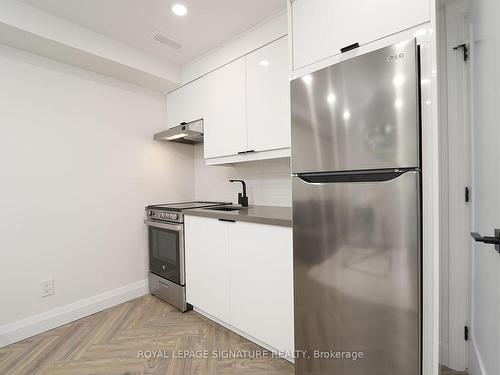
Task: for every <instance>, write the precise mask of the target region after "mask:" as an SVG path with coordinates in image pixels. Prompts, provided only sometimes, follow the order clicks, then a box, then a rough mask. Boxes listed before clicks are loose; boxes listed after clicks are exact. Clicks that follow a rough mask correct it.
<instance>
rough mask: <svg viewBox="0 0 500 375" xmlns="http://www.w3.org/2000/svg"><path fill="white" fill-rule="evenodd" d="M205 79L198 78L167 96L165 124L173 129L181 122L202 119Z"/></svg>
mask: <svg viewBox="0 0 500 375" xmlns="http://www.w3.org/2000/svg"><path fill="white" fill-rule="evenodd" d="M204 83H205V79H204V78H200V79H198V80H196V81H193V82H191V83H188V84H187V85H185V86H182V87H180V88H178V89H177V90H175V91H172V92H171V93H170V94H168V95H167V123H168V127H169V128H171V127H174V126H177V125H179V124H180V123H182V122H191V121H194V120H199V119H201V118H203V107H204V105H203V104H204V100H205V93H204V91H203V89H204Z"/></svg>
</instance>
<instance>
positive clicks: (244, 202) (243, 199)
mask: <svg viewBox="0 0 500 375" xmlns="http://www.w3.org/2000/svg"><path fill="white" fill-rule="evenodd" d="M229 182H241V184H242V185H243V194H241V193H238V204H240V205H241V206H243V207H248V197H247V184H245V181H243V180H229Z"/></svg>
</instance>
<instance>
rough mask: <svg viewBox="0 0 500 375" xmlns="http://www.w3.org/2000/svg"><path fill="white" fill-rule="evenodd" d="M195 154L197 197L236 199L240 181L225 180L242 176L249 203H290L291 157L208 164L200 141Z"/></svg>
mask: <svg viewBox="0 0 500 375" xmlns="http://www.w3.org/2000/svg"><path fill="white" fill-rule="evenodd" d="M194 155H195V160H194V162H195V166H194V168H195V173H194V175H195V198H196V200H210V201H228V202H233V203H237V196H238V193H239V192H241V184H240V183H231V182H229V181H228V180H229V179H241V180H245V182H246V183H247V195H248V199H249V204H250V205H266V206H286V207H291V206H292V181H291V176H290V173H291V172H290V159H288V158H287V159H271V160H260V161H254V162H246V163H237V164H233V165H231V166H207V165H206V164H205V159H204V158H203V145H196V146H195V150H194Z"/></svg>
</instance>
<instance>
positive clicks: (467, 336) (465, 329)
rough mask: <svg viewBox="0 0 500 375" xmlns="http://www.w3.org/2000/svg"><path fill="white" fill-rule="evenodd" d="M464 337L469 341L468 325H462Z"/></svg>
mask: <svg viewBox="0 0 500 375" xmlns="http://www.w3.org/2000/svg"><path fill="white" fill-rule="evenodd" d="M464 339H465V341H469V327H467V326H465V327H464Z"/></svg>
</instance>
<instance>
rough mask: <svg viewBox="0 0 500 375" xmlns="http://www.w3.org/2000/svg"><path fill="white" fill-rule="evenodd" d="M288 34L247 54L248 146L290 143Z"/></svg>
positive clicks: (263, 147)
mask: <svg viewBox="0 0 500 375" xmlns="http://www.w3.org/2000/svg"><path fill="white" fill-rule="evenodd" d="M288 72H289V69H288V38H286V37H285V38H281V39H279V40H277V41H275V42H273V43H271V44H269V45H267V46H265V47H263V48H261V49H259V50H257V51H255V52H253V53H251V54H249V55H248V56H247V57H246V73H247V128H248V130H247V132H248V148H249V149H250V150H255V151H267V150H274V149H279V148H289V147H290V82H289V78H288Z"/></svg>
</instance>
